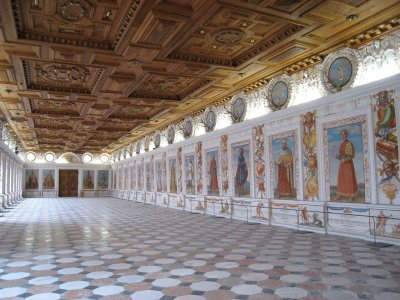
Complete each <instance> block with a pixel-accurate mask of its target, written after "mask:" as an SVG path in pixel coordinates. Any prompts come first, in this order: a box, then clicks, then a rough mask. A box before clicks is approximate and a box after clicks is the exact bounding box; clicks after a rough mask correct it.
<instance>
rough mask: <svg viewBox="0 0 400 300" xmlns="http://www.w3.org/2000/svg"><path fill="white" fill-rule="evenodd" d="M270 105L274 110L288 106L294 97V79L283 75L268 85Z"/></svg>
mask: <svg viewBox="0 0 400 300" xmlns="http://www.w3.org/2000/svg"><path fill="white" fill-rule="evenodd" d="M265 96H266V98H267V100H268V106H269V108H270V109H271V110H272V111H276V110H279V109H282V108H286V107H287V106H288V105H289V103H290V100H291V98H292V79H291V78H290V76H287V75H282V76H279V77H276V78H274V79H272V80H271V81H270V82H269V84H268V87H267V94H266V95H265Z"/></svg>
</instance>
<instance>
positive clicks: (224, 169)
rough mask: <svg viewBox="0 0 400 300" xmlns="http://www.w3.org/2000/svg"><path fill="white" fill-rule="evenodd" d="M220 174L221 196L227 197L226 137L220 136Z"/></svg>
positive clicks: (227, 165) (225, 135)
mask: <svg viewBox="0 0 400 300" xmlns="http://www.w3.org/2000/svg"><path fill="white" fill-rule="evenodd" d="M220 151H221V171H222V172H221V173H222V196H229V173H228V170H229V163H228V135H227V134H224V135H223V136H221V143H220Z"/></svg>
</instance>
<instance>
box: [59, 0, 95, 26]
mask: <svg viewBox="0 0 400 300" xmlns="http://www.w3.org/2000/svg"><path fill="white" fill-rule="evenodd" d="M89 12H90V4H89V3H88V2H86V1H85V0H58V1H57V13H58V14H59V15H60V16H61V17H62V18H64V19H65V20H68V21H72V22H75V21H80V20H82V19H83V18H86V17H88V16H89Z"/></svg>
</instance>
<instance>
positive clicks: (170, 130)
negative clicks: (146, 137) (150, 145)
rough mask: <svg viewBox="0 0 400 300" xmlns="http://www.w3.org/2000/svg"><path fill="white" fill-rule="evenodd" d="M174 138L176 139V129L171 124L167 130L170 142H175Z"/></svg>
mask: <svg viewBox="0 0 400 300" xmlns="http://www.w3.org/2000/svg"><path fill="white" fill-rule="evenodd" d="M174 139H175V130H174V128H173V127H172V126H170V127H169V128H168V131H167V140H168V144H172V143H173V142H174Z"/></svg>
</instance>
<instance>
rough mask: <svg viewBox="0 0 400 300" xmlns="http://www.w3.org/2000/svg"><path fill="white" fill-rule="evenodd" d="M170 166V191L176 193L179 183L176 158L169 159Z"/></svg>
mask: <svg viewBox="0 0 400 300" xmlns="http://www.w3.org/2000/svg"><path fill="white" fill-rule="evenodd" d="M168 166H169V192H170V193H176V192H177V191H178V190H177V186H176V185H177V184H176V158H170V159H169V161H168Z"/></svg>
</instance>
